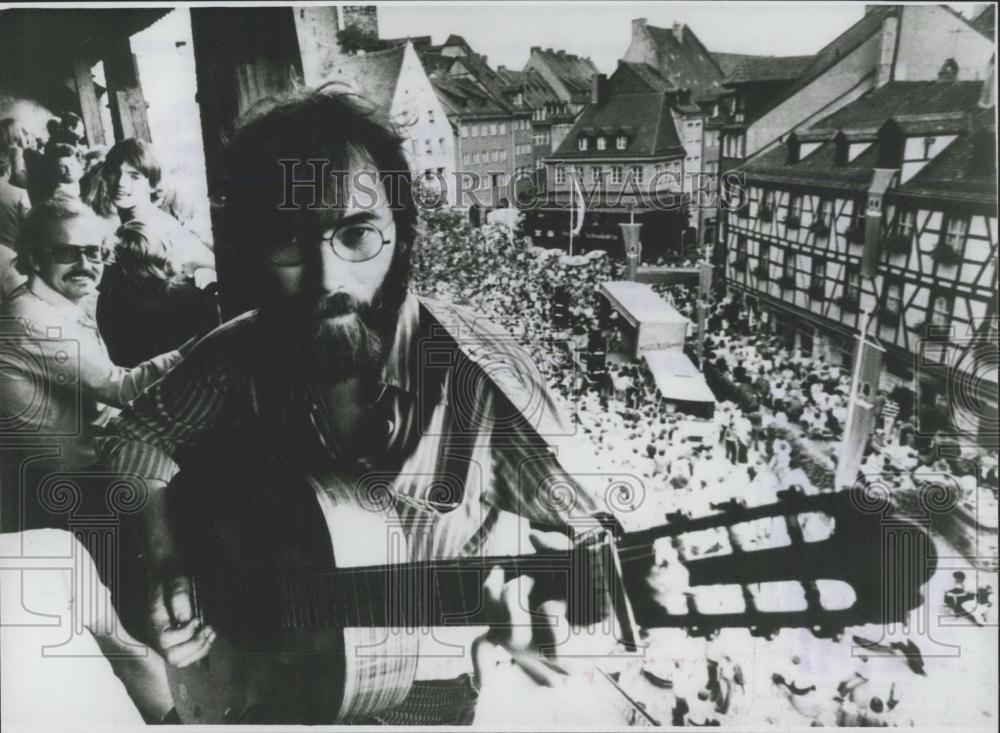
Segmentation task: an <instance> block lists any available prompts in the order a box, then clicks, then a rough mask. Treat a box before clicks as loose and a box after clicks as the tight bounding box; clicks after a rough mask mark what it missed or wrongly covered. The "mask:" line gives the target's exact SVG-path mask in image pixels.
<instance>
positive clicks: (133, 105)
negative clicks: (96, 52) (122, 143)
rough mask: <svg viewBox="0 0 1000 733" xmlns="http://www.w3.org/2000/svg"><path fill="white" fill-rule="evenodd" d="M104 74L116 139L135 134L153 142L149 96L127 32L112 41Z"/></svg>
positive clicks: (105, 62) (134, 135)
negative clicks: (150, 131)
mask: <svg viewBox="0 0 1000 733" xmlns="http://www.w3.org/2000/svg"><path fill="white" fill-rule="evenodd" d="M104 75H105V77H106V78H107V82H108V99H109V101H110V102H111V121H112V124H113V125H114V128H115V130H114V132H115V140H124V139H125V138H129V137H135V138H138V139H140V140H145V141H147V142H152V136H151V135H150V134H149V118H148V117H147V116H146V107H147V104H146V99H145V97H143V95H142V84H141V83H140V82H139V69H138V67H137V66H136V63H135V56H134V55H133V54H132V44H131V42H130V41H129V39H128V37H127V36H118V37H115V38H113V39H112V40H111V41H110V42H109V47H108V51H107V53H106V55H105V56H104Z"/></svg>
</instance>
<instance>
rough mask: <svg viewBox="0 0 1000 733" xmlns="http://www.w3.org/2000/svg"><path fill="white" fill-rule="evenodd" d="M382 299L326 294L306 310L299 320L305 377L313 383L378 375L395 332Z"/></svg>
mask: <svg viewBox="0 0 1000 733" xmlns="http://www.w3.org/2000/svg"><path fill="white" fill-rule="evenodd" d="M380 303H381V298H379V297H378V296H376V298H375V300H374V302H373V303H362V302H359V301H358V300H357V299H355V298H354V297H353V296H351V295H348V294H347V293H336V294H334V295H330V296H326V297H324V298H323V299H322V300H321V301H320V302H319V303H317V304H315V305H313V306H310V307H308V308H306V309H305V312H304V313H303V314H302V319H301V320H299V321H298V322H299V323H302V324H304V328H303V329H301V330H299V333H298V338H299V346H300V348H301V352H300V353H301V355H302V366H303V368H304V372H305V373H304V374H303V376H304V377H305V378H306V379H308V380H309V381H310V382H312V383H313V384H317V385H329V384H337V383H338V382H343V381H345V380H347V379H350V378H352V377H357V376H363V375H371V374H378V373H379V371H380V370H381V368H382V366H383V364H384V363H385V359H386V355H387V353H388V349H389V347H390V346H391V343H392V338H393V336H394V332H395V324H396V319H395V318H387V317H386V314H385V313H384V312H383V310H384V308H383V307H381V306H380Z"/></svg>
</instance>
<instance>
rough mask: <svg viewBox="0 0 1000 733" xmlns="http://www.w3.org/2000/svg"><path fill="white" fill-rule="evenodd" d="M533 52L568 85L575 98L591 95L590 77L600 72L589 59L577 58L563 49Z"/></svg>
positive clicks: (535, 49) (535, 48)
mask: <svg viewBox="0 0 1000 733" xmlns="http://www.w3.org/2000/svg"><path fill="white" fill-rule="evenodd" d="M531 52H532V53H533V54H536V55H537V56H538V57H539V59H540V60H541V61H544V62H545V64H546V65H547V66H548V67H549V68H550V69H551V70H552V73H553V74H555V75H556V76H557V77H559V80H560V81H562V83H563V84H565V85H566V88H567V89H569V91H570V93H571V94H572V95H573V97H574V98H577V97H580V98H582V97H585V96H586V95H589V94H590V77H592V76H593V75H594V74H596V73H598V72H597V67H596V66H594V62H593V61H591V60H590V58H589V57H587V56H577V55H576V54H572V53H566V52H565V51H563V50H562V49H559V50H553V49H551V48H546V49H541V48H537V47H533V48H532V49H531Z"/></svg>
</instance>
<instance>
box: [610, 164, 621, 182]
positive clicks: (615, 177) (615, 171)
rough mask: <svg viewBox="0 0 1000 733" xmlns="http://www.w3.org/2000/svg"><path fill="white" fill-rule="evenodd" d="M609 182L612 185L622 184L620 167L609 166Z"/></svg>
mask: <svg viewBox="0 0 1000 733" xmlns="http://www.w3.org/2000/svg"><path fill="white" fill-rule="evenodd" d="M611 182H612V183H621V182H622V167H621V166H620V165H613V166H611Z"/></svg>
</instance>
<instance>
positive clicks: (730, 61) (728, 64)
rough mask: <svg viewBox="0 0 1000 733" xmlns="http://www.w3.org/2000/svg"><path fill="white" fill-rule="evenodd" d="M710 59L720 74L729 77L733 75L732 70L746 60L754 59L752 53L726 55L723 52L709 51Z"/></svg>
mask: <svg viewBox="0 0 1000 733" xmlns="http://www.w3.org/2000/svg"><path fill="white" fill-rule="evenodd" d="M710 53H711V54H712V58H713V59H714V60H715V65H716V66H718V67H719V68H720V69H721V70H722V73H723V74H725V75H726V76H729V75H730V74H732V73H733V70H734V69H735V68H736V67H737V66H739V65H740V64H741V63H742V62H743V61H745V60H747V59H752V58H756V57H755V56H754V55H753V54H752V53H726V52H724V51H711V52H710Z"/></svg>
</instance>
